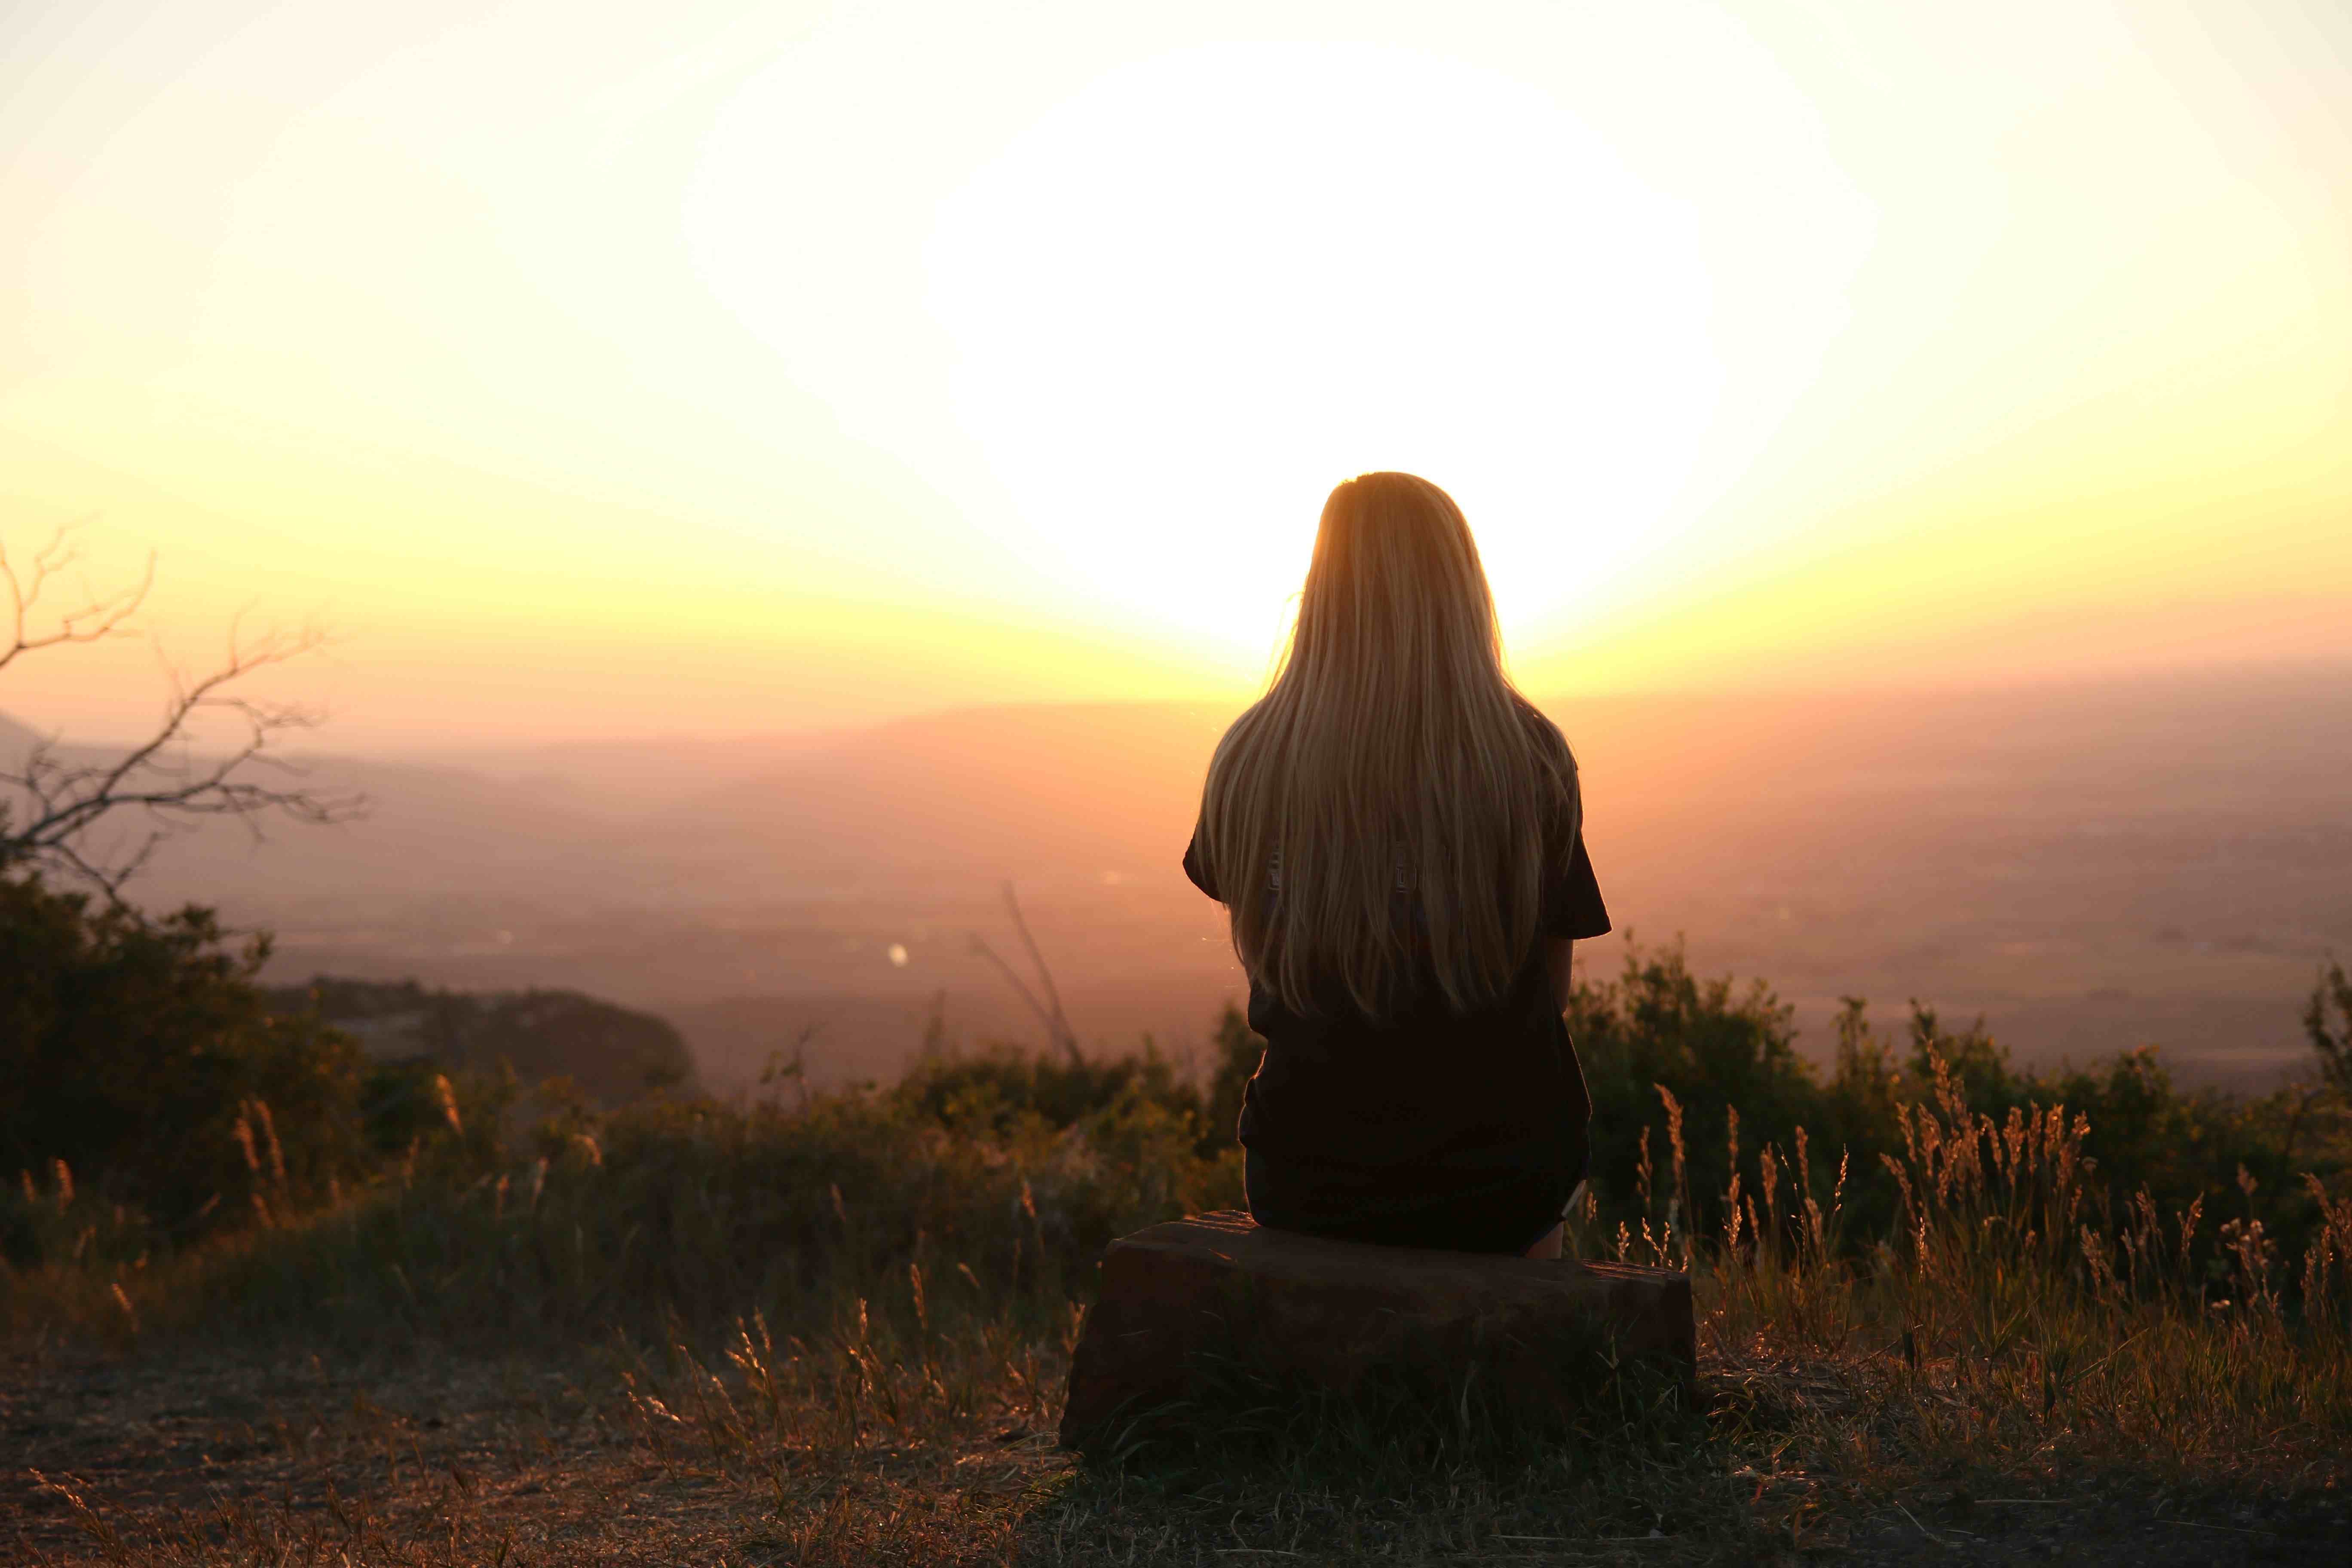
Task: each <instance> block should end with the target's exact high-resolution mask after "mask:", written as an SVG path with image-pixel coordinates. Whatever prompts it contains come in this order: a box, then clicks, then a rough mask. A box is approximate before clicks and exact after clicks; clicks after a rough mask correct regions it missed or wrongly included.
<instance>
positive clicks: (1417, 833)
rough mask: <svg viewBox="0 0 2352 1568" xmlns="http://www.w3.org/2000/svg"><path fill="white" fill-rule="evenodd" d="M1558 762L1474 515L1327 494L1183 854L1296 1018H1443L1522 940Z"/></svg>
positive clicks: (1556, 847) (1413, 499)
mask: <svg viewBox="0 0 2352 1568" xmlns="http://www.w3.org/2000/svg"><path fill="white" fill-rule="evenodd" d="M1578 810H1579V807H1578V797H1577V788H1576V763H1575V760H1574V758H1573V757H1571V756H1570V753H1569V750H1568V745H1567V742H1565V741H1563V740H1562V739H1561V738H1560V734H1559V730H1558V729H1556V728H1554V727H1553V725H1552V724H1551V722H1550V721H1549V720H1547V719H1545V718H1544V717H1543V716H1542V715H1541V714H1540V713H1538V712H1537V711H1536V710H1535V707H1534V705H1533V704H1531V703H1529V702H1528V700H1526V699H1525V698H1523V697H1521V696H1520V695H1519V693H1518V691H1517V689H1515V688H1514V687H1513V686H1512V685H1511V682H1510V679H1509V678H1508V677H1507V675H1506V674H1505V673H1504V670H1503V651H1502V634H1501V630H1500V627H1499V626H1497V624H1496V619H1495V601H1494V595H1493V594H1492V593H1491V592H1490V591H1489V590H1488V588H1487V586H1486V572H1485V569H1484V568H1483V567H1482V566H1481V565H1480V564H1479V561H1478V547H1477V545H1476V543H1475V542H1473V541H1472V539H1471V537H1470V525H1469V523H1468V522H1467V521H1465V520H1464V518H1463V516H1462V510H1461V508H1459V507H1457V506H1456V505H1454V498H1452V497H1451V496H1449V495H1447V494H1446V493H1445V492H1444V490H1442V489H1438V488H1437V487H1436V486H1435V485H1433V484H1431V483H1430V482H1429V481H1428V480H1426V479H1417V478H1415V477H1414V476H1412V475H1411V474H1365V475H1362V476H1360V477H1359V478H1357V479H1349V480H1348V481H1346V482H1345V483H1343V484H1341V485H1340V486H1339V488H1338V489H1334V490H1333V491H1332V492H1331V496H1330V499H1329V500H1327V501H1325V502H1324V503H1323V518H1322V522H1321V525H1320V527H1319V528H1318V531H1317V533H1316V536H1315V556H1314V560H1313V562H1312V563H1310V564H1309V565H1308V567H1307V583H1306V586H1305V588H1304V589H1303V590H1302V591H1301V593H1300V595H1299V600H1298V620H1297V626H1296V627H1295V628H1294V630H1293V631H1292V633H1291V640H1290V648H1289V652H1288V655H1287V657H1286V658H1285V659H1284V661H1283V664H1282V667H1281V669H1280V670H1279V672H1278V673H1277V674H1276V677H1275V679H1274V683H1273V685H1272V686H1271V687H1270V688H1269V689H1268V690H1267V691H1266V694H1265V696H1264V697H1262V698H1260V699H1259V700H1258V701H1257V702H1256V703H1255V704H1254V705H1253V706H1252V707H1251V708H1250V709H1249V710H1247V711H1246V712H1244V714H1243V715H1242V716H1241V717H1240V718H1239V719H1237V720H1235V721H1234V724H1233V727H1232V728H1231V729H1229V730H1227V731H1225V736H1224V739H1223V741H1221V742H1219V743H1218V745H1217V751H1216V755H1215V757H1214V758H1213V760H1212V761H1211V762H1210V763H1209V776H1208V783H1207V784H1206V785H1205V787H1204V788H1203V789H1202V799H1201V823H1200V847H1201V853H1202V858H1203V859H1204V861H1205V863H1206V867H1207V869H1208V871H1209V875H1210V879H1211V880H1212V881H1213V883H1214V885H1215V886H1216V889H1217V891H1218V896H1219V897H1220V898H1222V899H1223V900H1224V902H1225V906H1226V909H1227V910H1228V912H1229V917H1230V920H1231V923H1232V928H1233V939H1234V952H1236V953H1237V954H1239V955H1240V958H1241V961H1242V966H1243V968H1244V969H1245V970H1246V971H1248V973H1249V975H1250V978H1251V979H1252V980H1253V981H1255V982H1256V983H1257V984H1260V985H1262V986H1264V987H1265V989H1266V990H1268V991H1270V992H1272V993H1273V994H1274V995H1275V996H1276V998H1278V999H1279V1000H1280V1001H1281V1002H1282V1004H1283V1005H1285V1006H1286V1007H1288V1008H1290V1009H1291V1010H1292V1011H1294V1012H1297V1013H1299V1014H1302V1015H1312V1014H1318V1013H1327V1012H1329V1011H1332V1010H1334V1009H1335V1008H1336V1007H1338V1006H1339V1005H1341V1004H1346V1005H1351V1006H1352V1007H1353V1008H1354V1009H1355V1010H1356V1011H1357V1012H1359V1013H1360V1014H1362V1015H1364V1016H1368V1017H1370V1018H1373V1019H1376V1020H1377V1019H1382V1018H1385V1017H1388V1016H1391V1014H1393V1013H1394V1012H1395V1011H1396V1010H1397V1009H1398V1008H1399V1007H1400V1006H1402V1005H1405V1004H1406V1003H1408V1002H1410V1001H1412V999H1413V998H1414V997H1415V996H1417V995H1420V994H1425V992H1426V989H1427V988H1428V987H1431V986H1433V987H1434V988H1435V990H1436V991H1437V993H1439V994H1442V995H1443V996H1444V1000H1445V1002H1446V1003H1447V1005H1449V1007H1450V1008H1451V1009H1452V1010H1454V1011H1456V1012H1461V1011H1466V1010H1468V1009H1470V1008H1472V1007H1475V1006H1477V1005H1483V1004H1486V1003H1489V1002H1492V1001H1493V1000H1495V999H1496V998H1497V997H1499V996H1500V995H1502V994H1504V993H1505V992H1506V991H1507V990H1508V988H1509V987H1510V985H1511V984H1512V982H1513V980H1514V979H1515V978H1516V977H1517V974H1518V973H1519V972H1520V970H1521V968H1522V966H1523V965H1524V964H1525V963H1527V961H1528V956H1529V954H1530V952H1532V950H1533V947H1534V943H1535V939H1536V931H1537V928H1538V922H1539V921H1540V920H1541V917H1542V899H1543V889H1544V885H1545V882H1546V879H1547V877H1546V874H1547V872H1548V871H1552V870H1555V869H1559V867H1558V866H1555V865H1548V864H1547V855H1548V854H1549V856H1550V857H1551V858H1553V859H1554V860H1555V861H1561V862H1564V860H1565V858H1566V857H1567V856H1568V855H1569V853H1570V848H1571V847H1572V846H1573V845H1574V843H1575V840H1576V834H1577V829H1578V826H1579V822H1578Z"/></svg>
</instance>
